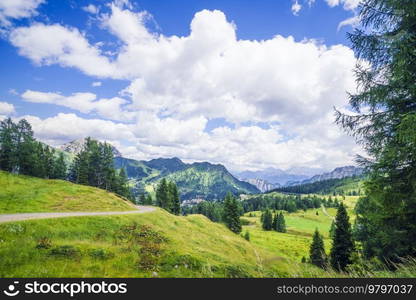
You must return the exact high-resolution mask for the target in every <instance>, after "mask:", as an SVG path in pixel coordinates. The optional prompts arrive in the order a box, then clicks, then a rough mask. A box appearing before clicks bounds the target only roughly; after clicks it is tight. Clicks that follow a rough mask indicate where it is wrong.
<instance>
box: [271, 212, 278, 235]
mask: <svg viewBox="0 0 416 300" xmlns="http://www.w3.org/2000/svg"><path fill="white" fill-rule="evenodd" d="M278 217H279V214H278V213H275V214H274V215H273V223H272V229H273V230H276V231H277V218H278Z"/></svg>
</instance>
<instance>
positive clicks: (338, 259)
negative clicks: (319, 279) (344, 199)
mask: <svg viewBox="0 0 416 300" xmlns="http://www.w3.org/2000/svg"><path fill="white" fill-rule="evenodd" d="M335 224H336V227H335V233H334V238H333V240H332V249H331V254H330V257H331V265H332V267H333V268H334V269H337V270H339V271H344V270H345V268H346V267H347V265H349V264H350V263H351V255H352V253H353V251H354V242H353V239H352V233H351V224H350V222H349V217H348V214H347V210H346V209H345V207H344V205H343V204H342V203H341V204H340V205H339V207H338V211H337V215H336V217H335Z"/></svg>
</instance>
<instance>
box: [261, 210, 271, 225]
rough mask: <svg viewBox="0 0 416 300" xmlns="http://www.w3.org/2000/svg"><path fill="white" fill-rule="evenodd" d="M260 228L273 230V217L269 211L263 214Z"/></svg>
mask: <svg viewBox="0 0 416 300" xmlns="http://www.w3.org/2000/svg"><path fill="white" fill-rule="evenodd" d="M262 227H263V229H264V230H272V229H273V215H272V213H271V211H270V210H269V209H266V211H265V212H264V217H263V224H262Z"/></svg>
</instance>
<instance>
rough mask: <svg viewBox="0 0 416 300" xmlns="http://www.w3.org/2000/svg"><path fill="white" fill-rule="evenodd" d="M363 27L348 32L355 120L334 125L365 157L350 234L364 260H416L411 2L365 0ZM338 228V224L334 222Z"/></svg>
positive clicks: (415, 5) (414, 20)
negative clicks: (353, 57)
mask: <svg viewBox="0 0 416 300" xmlns="http://www.w3.org/2000/svg"><path fill="white" fill-rule="evenodd" d="M359 19H360V23H361V28H358V29H357V30H355V32H354V33H352V34H350V35H349V38H350V40H351V42H352V45H353V48H354V50H355V53H356V56H357V57H358V58H359V59H361V60H364V61H366V62H367V64H366V65H359V66H358V67H357V69H356V74H357V78H356V79H357V82H358V84H359V87H360V89H358V92H357V93H356V94H352V95H351V96H350V104H351V107H352V109H353V110H354V114H353V115H345V114H342V113H340V112H338V117H337V121H338V123H339V124H341V125H342V127H343V128H344V129H346V130H347V131H348V132H349V133H351V134H352V135H353V136H355V137H356V139H357V141H358V142H360V143H361V144H362V145H363V146H364V148H365V150H366V151H367V153H368V156H369V157H370V159H364V158H360V160H359V162H360V163H361V164H362V165H364V166H365V167H366V169H367V173H368V176H369V179H368V180H367V182H366V184H365V194H366V196H365V197H362V198H361V199H360V200H359V202H358V204H357V207H356V211H357V218H356V224H357V226H355V228H356V236H357V239H358V240H359V241H360V242H361V244H362V246H363V250H364V254H365V255H366V256H367V257H372V256H378V257H379V259H380V260H382V261H392V262H397V261H399V260H400V258H401V257H407V256H413V257H415V256H416V222H415V220H416V185H415V184H414V183H415V182H416V167H415V166H416V152H415V149H416V89H415V82H416V68H415V66H416V55H415V40H416V30H415V24H416V1H414V0H363V1H362V3H361V6H360V11H359ZM337 226H338V223H337Z"/></svg>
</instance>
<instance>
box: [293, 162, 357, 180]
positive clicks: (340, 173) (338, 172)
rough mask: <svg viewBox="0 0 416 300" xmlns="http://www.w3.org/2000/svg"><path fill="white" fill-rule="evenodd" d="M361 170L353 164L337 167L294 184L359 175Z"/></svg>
mask: <svg viewBox="0 0 416 300" xmlns="http://www.w3.org/2000/svg"><path fill="white" fill-rule="evenodd" d="M363 172H364V169H363V168H359V167H355V166H344V167H337V168H335V169H334V170H332V171H331V172H327V173H323V174H319V175H315V176H312V177H311V178H309V179H306V180H303V181H302V182H297V183H296V184H305V183H313V182H317V181H323V180H328V179H342V178H345V177H352V176H360V175H362V174H363ZM292 185H293V184H292Z"/></svg>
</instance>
